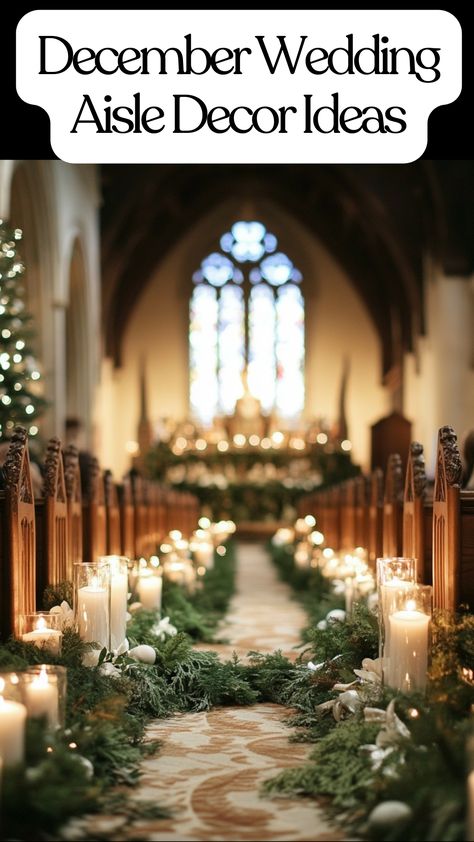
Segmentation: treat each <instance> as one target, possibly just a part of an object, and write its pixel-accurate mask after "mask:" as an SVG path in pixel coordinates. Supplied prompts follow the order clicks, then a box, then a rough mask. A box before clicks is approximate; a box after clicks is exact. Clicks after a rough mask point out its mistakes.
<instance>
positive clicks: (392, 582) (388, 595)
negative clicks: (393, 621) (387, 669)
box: [377, 556, 416, 657]
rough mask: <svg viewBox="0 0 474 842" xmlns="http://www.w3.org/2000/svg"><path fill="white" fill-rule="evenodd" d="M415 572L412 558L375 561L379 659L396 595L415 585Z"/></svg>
mask: <svg viewBox="0 0 474 842" xmlns="http://www.w3.org/2000/svg"><path fill="white" fill-rule="evenodd" d="M415 571H416V561H415V559H414V558H409V557H403V556H398V557H397V556H394V557H387V558H378V559H377V594H378V618H379V657H382V650H383V649H387V646H388V643H387V642H386V637H387V633H388V632H387V629H388V626H387V623H388V620H387V618H388V615H389V613H390V612H391V611H392V609H393V606H394V604H395V599H396V597H397V593H398V592H400V591H401V592H403V591H404V590H406V589H407V588H409V587H410V586H411V585H414V584H415Z"/></svg>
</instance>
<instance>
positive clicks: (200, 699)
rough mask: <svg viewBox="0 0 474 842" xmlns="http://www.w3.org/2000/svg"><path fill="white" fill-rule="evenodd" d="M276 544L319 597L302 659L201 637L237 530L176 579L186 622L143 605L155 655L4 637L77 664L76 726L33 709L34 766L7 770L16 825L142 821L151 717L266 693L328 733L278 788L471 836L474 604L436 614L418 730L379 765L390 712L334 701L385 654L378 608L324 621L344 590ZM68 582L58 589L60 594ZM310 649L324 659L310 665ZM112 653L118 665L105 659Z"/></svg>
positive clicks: (7, 827)
mask: <svg viewBox="0 0 474 842" xmlns="http://www.w3.org/2000/svg"><path fill="white" fill-rule="evenodd" d="M272 554H273V556H274V559H275V562H276V564H277V566H278V567H279V569H280V571H281V575H282V576H283V577H284V578H285V579H286V580H287V581H289V582H292V584H293V586H294V588H295V593H296V594H297V595H298V596H299V598H301V599H303V602H304V604H305V605H306V606H307V607H308V608H309V609H310V613H309V617H310V624H309V626H308V628H307V629H306V630H305V640H306V642H307V644H308V646H307V649H306V651H305V652H304V653H303V654H302V655H301V656H300V658H299V659H298V660H297V661H296V662H293V661H290V660H289V659H288V658H286V657H284V656H283V655H282V654H281V653H279V652H275V653H272V654H270V655H262V654H260V653H258V652H254V653H251V656H250V659H249V661H248V662H247V663H246V664H242V663H240V662H239V660H238V659H237V658H234V659H231V660H229V661H225V662H224V661H220V660H219V658H218V656H217V654H215V653H213V652H208V651H196V650H195V649H193V646H192V643H193V641H196V640H199V639H201V640H202V639H203V638H204V639H206V640H209V639H211V636H212V633H213V632H215V629H216V626H217V622H218V619H219V617H221V616H222V615H223V613H224V612H225V609H226V606H227V603H228V600H229V598H230V596H231V594H232V590H233V572H234V555H233V549H232V545H231V544H229V545H228V550H227V554H226V555H225V556H224V557H220V556H218V555H217V554H216V564H215V570H214V571H209V573H208V574H206V577H205V579H204V582H203V584H202V589H200V590H198V591H197V592H196V593H195V594H193V595H189V594H186V593H185V592H184V591H183V590H182V589H180V588H178V587H176V586H171V585H167V586H166V587H165V590H164V613H165V614H167V615H168V616H169V617H170V620H171V622H173V623H174V624H175V625H177V626H178V627H179V629H180V630H179V632H178V634H177V635H176V636H174V637H168V638H167V639H165V640H164V641H163V640H161V639H160V637H158V636H157V634H156V633H155V630H154V627H155V625H156V622H157V615H156V613H155V612H152V611H144V610H140V611H137V612H136V613H135V614H134V615H133V617H132V620H131V621H130V623H129V626H128V629H127V633H128V636H129V639H130V643H131V645H136V644H144V643H146V644H148V645H150V646H152V647H153V648H154V650H155V652H156V661H155V663H154V664H153V665H150V664H144V663H140V662H138V661H136V660H133V659H132V658H131V657H130V656H129V655H128V654H127V653H125V654H123V655H120V656H119V657H118V658H115V660H114V662H113V663H111V662H112V660H113V655H112V653H107V652H105V650H104V651H103V652H102V653H101V658H100V662H99V665H98V666H97V667H94V668H92V669H91V668H86V667H84V666H83V665H82V658H83V655H84V653H85V652H86V651H87V649H88V647H87V646H86V645H84V644H83V643H82V642H81V641H80V640H79V638H78V637H77V635H76V634H75V633H73V632H72V631H68V632H66V633H65V635H64V641H63V650H62V655H61V659H60V661H58V659H56V660H55V659H54V658H52V657H51V656H50V657H49V658H48V656H47V654H46V653H43V652H40V651H39V650H38V649H36V648H35V647H34V646H32V645H28V644H24V643H22V642H19V641H15V640H11V641H9V642H8V643H7V644H6V645H4V646H1V647H0V668H2V669H22V668H24V667H25V666H27V665H29V664H34V663H38V662H40V661H41V662H48V660H49V662H51V663H52V662H56V663H62V664H64V665H65V666H67V667H68V699H67V722H66V730H65V731H64V732H58V733H57V734H56V735H55V736H54V738H51V737H48V735H47V733H46V731H45V730H44V728H43V726H42V725H41V723H37V722H36V723H29V725H28V729H27V751H26V763H25V766H24V767H22V768H20V769H17V770H12V771H10V770H9V771H8V772H7V774H4V779H3V786H2V796H1V797H2V836H3V838H15V839H30V838H38V837H39V838H40V839H51V838H57V837H58V835H60V833H61V828H62V827H63V826H64V825H65V824H66V823H67V820H68V819H70V818H71V817H73V816H81V815H82V814H84V813H86V812H101V811H102V812H105V813H107V811H109V812H110V811H111V810H112V812H113V814H114V816H122V817H123V820H124V823H127V822H128V821H132V820H133V819H134V818H136V816H137V809H138V808H137V806H136V804H134V803H133V801H131V800H128V799H127V798H126V797H124V795H123V792H124V790H123V785H126V786H133V785H134V784H135V783H136V782H137V780H138V777H139V767H140V762H141V759H142V758H143V756H144V755H145V754H148V753H150V752H154V751H156V750H157V748H158V746H157V744H149V743H148V742H147V743H144V740H143V738H144V733H145V726H146V723H147V722H148V721H149V719H150V718H151V717H154V718H156V717H165V716H169V715H170V714H172V713H174V712H176V711H181V712H184V711H200V710H208V709H209V708H211V707H214V706H216V705H226V704H230V705H250V704H255V703H256V702H265V701H271V702H274V703H277V704H281V705H285V706H288V707H291V708H293V709H294V710H295V711H296V713H295V715H294V716H293V717H292V719H291V724H293V725H294V726H298V728H297V730H296V731H295V732H294V733H293V734H292V736H291V739H292V740H298V741H302V740H304V741H309V742H313V743H314V749H313V751H312V754H311V755H310V758H309V761H308V762H307V763H305V764H303V765H302V766H300V767H298V768H295V769H289V770H286V771H285V772H283V773H282V774H280V775H278V776H277V777H276V778H274V779H273V780H271V781H269V782H267V784H266V787H265V789H266V792H268V793H274V792H277V793H285V794H304V795H305V796H311V797H314V798H318V799H319V798H321V797H322V796H323V797H325V798H326V800H327V798H328V797H329V799H330V807H329V809H330V810H332V811H333V812H334V815H337V817H338V819H339V820H341V817H342V818H343V820H344V822H345V825H346V827H348V828H350V829H351V830H353V831H354V833H355V834H357V836H358V837H366V838H372V839H380V840H387V842H389V840H396V839H401V838H403V839H406V840H409V842H410V840H413V842H415V840H431V839H436V838H441V839H443V840H446V842H451V840H461V839H463V838H464V833H465V830H464V817H465V810H466V803H465V802H466V796H465V777H466V768H465V742H466V737H467V736H468V734H470V732H471V722H470V710H471V705H472V704H473V703H474V688H473V684H472V679H471V678H470V673H466V672H463V670H471V669H473V668H474V617H472V616H468V615H466V616H462V617H459V618H454V619H453V618H449V617H445V616H440V617H437V618H436V623H435V631H436V633H435V645H434V656H433V665H432V669H431V681H430V685H429V689H428V693H427V695H426V697H421V696H419V695H412V696H410V695H402V696H398V697H396V699H395V704H396V713H397V715H398V717H399V718H400V720H401V721H402V722H403V723H404V724H405V725H406V726H407V727H408V729H409V731H410V738H409V739H408V738H406V736H405V737H404V736H401V737H400V739H399V741H398V742H397V744H396V745H395V746H394V749H393V751H392V752H391V754H389V755H387V756H386V757H384V758H383V759H382V761H381V763H380V766H379V768H377V769H376V768H374V766H373V763H372V761H371V757H370V753H368V752H367V751H365V750H361V747H362V746H367V745H369V746H370V745H373V744H374V742H375V739H376V736H377V734H378V733H379V732H380V727H381V726H380V724H378V723H374V722H371V721H369V722H367V721H365V719H364V716H363V712H362V709H360V710H358V711H356V712H355V713H353V714H352V715H350V716H348V717H347V718H342V719H339V720H338V721H336V719H335V717H334V716H333V713H332V711H331V710H330V709H329V708H328V703H329V705H330V704H331V701H332V700H337V699H338V697H339V693H338V692H336V691H335V690H334V684H335V683H336V682H338V683H349V682H351V681H353V680H354V678H355V675H354V672H353V671H354V669H358V668H360V665H361V661H362V660H363V658H367V657H368V658H374V657H375V656H376V653H377V646H378V638H377V624H376V620H375V618H374V615H373V614H372V613H371V612H369V611H368V610H367V609H366V608H365V607H364V606H357V607H356V610H355V612H354V614H353V615H352V616H351V617H349V618H348V619H347V621H346V622H344V623H340V622H335V623H330V624H328V626H327V627H326V628H318V627H317V623H318V622H319V619H321V618H322V617H323V616H324V612H327V611H328V610H329V609H330V608H332V607H334V605H335V604H337V607H339V606H340V600H336V601H334V600H333V598H332V597H331V594H330V587H329V584H328V582H327V581H326V580H325V579H324V578H323V577H322V576H321V574H320V573H319V571H318V570H317V569H308V570H303V571H301V570H297V569H295V567H294V564H293V560H292V555H291V550H290V551H289V552H288V551H287V550H283V549H282V548H273V550H272ZM63 594H64V591H61V592H60V593H58V594H56V600H55V601H57V597H62V595H63ZM53 596H54V595H52V594H49V599H52V598H53ZM310 659H311V660H312V661H314V662H315V667H316V668H315V669H309V668H308V661H309V660H310ZM109 663H110V666H111V669H112V670H113V671H114V674H113V675H111V674H107V673H106V671H105V668H104V667H105V665H107V664H109ZM364 686H365V685H364ZM394 698H395V694H394V693H393V692H391V691H388V690H382V689H381V688H376V689H375V691H374V688H373V687H369V688H368V689H367V699H366V702H367V703H369V704H371V705H375V706H376V707H377V708H378V709H380V710H381V711H384V710H386V709H387V707H388V706H389V704H390V703H391V702H392V701H393V699H394ZM318 705H325V707H323V708H321V707H319V708H318ZM413 711H416V717H415V718H413ZM402 759H403V762H401V760H402ZM90 764H92V766H91V765H90ZM92 769H93V773H94V774H93V777H91V770H92ZM117 784H121V785H122V787H121V790H120V798H119V799H118V798H117V797H116V796H115V795H114V794H113V790H112V789H111V788H112V787H114V786H116V785H117ZM386 801H398V802H403V804H405V805H408V807H409V820H408V819H407V818H406V816H405V819H404V820H400V819H399V820H398V821H397V822H392V823H386V824H385V826H381V825H380V824H379V825H377V826H374V825H373V823H372V824H371V823H369V822H368V821H367V818H368V816H369V813H370V811H371V810H372V808H373V807H374V806H375V805H377V804H379V803H380V802H386ZM408 807H407V809H408ZM139 810H140V816H142V817H143V816H146V817H156V818H159V817H161V816H163V815H166V813H167V811H166V806H165V805H156V804H146V803H143V802H140V808H139Z"/></svg>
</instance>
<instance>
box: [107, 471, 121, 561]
mask: <svg viewBox="0 0 474 842" xmlns="http://www.w3.org/2000/svg"><path fill="white" fill-rule="evenodd" d="M104 500H105V522H106V549H107V555H122V540H121V530H120V507H119V501H118V494H117V486H116V485H115V482H114V478H113V476H112V471H104Z"/></svg>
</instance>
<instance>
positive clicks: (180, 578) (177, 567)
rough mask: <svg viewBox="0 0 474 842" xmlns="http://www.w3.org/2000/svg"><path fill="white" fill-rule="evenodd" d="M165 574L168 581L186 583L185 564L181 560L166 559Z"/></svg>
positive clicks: (178, 583) (179, 583)
mask: <svg viewBox="0 0 474 842" xmlns="http://www.w3.org/2000/svg"><path fill="white" fill-rule="evenodd" d="M165 575H166V578H167V579H168V580H169V581H170V582H174V583H175V584H177V585H184V584H186V564H185V563H184V562H183V561H178V560H176V561H171V560H170V561H167V562H166V565H165Z"/></svg>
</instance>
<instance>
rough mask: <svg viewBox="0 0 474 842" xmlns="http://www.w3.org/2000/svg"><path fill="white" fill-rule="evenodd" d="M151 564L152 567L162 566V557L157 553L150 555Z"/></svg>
mask: <svg viewBox="0 0 474 842" xmlns="http://www.w3.org/2000/svg"><path fill="white" fill-rule="evenodd" d="M150 564H151V566H152V567H159V566H160V559H159V558H158V556H157V555H152V556H150Z"/></svg>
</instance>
